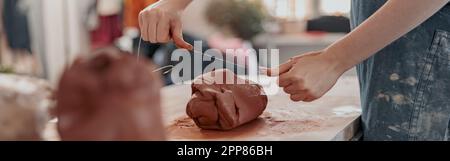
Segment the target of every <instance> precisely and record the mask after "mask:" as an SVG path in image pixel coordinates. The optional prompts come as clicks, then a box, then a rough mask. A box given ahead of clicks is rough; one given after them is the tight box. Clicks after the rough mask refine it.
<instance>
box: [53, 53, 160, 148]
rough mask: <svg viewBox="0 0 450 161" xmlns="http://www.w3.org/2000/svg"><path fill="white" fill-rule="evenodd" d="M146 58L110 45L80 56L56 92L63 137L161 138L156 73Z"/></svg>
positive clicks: (102, 139)
mask: <svg viewBox="0 0 450 161" xmlns="http://www.w3.org/2000/svg"><path fill="white" fill-rule="evenodd" d="M153 69H154V66H153V65H152V64H151V63H150V62H149V61H147V60H145V59H140V60H139V62H138V61H137V58H136V57H135V56H133V55H131V54H129V53H123V52H121V51H119V50H117V49H113V48H108V49H103V50H101V51H98V52H97V53H93V54H91V55H89V56H84V57H79V58H78V59H77V60H76V61H75V62H74V63H73V64H72V65H71V66H70V67H69V68H68V69H66V70H65V71H64V73H63V75H62V78H61V80H60V83H59V88H58V91H57V93H56V99H57V105H56V115H57V117H58V131H59V134H60V136H61V139H62V140H69V141H70V140H83V141H92V140H94V141H104V140H107V141H116V140H119V141H123V140H131V141H135V140H144V141H148V140H150V141H153V140H164V139H165V137H164V128H163V125H162V118H161V105H160V104H161V102H160V89H161V86H162V83H161V80H160V76H159V73H153V72H152V70H153Z"/></svg>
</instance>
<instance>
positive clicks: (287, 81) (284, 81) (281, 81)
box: [278, 73, 293, 87]
mask: <svg viewBox="0 0 450 161" xmlns="http://www.w3.org/2000/svg"><path fill="white" fill-rule="evenodd" d="M292 83H293V81H292V79H291V75H290V74H288V73H286V74H283V75H281V76H280V77H279V78H278V86H280V87H287V86H289V85H291V84H292Z"/></svg>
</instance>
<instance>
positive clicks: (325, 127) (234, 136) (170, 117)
mask: <svg viewBox="0 0 450 161" xmlns="http://www.w3.org/2000/svg"><path fill="white" fill-rule="evenodd" d="M190 95H191V88H190V85H177V86H169V87H165V88H163V90H162V99H163V100H162V109H163V118H164V124H165V126H166V132H167V139H168V140H171V141H180V140H181V141H206V140H213V141H216V140H217V141H278V140H282V141H348V140H352V139H353V138H354V137H355V135H356V134H357V133H358V132H359V129H360V128H359V127H360V123H359V122H360V114H361V110H360V101H359V87H358V83H357V79H356V78H355V77H343V78H341V79H340V80H339V81H338V83H337V85H336V86H335V87H334V88H333V89H332V90H331V91H330V92H329V93H328V94H327V95H326V96H324V97H322V98H321V99H319V100H317V101H315V102H312V103H295V102H292V101H291V100H290V99H289V96H288V95H286V94H285V93H284V92H283V91H279V92H278V94H276V95H271V96H269V105H268V107H267V109H266V111H265V113H264V114H263V115H262V116H261V117H260V118H259V119H257V120H255V121H253V122H251V123H249V124H246V125H244V126H242V127H240V128H237V129H234V130H231V131H210V130H201V129H199V128H198V127H197V126H195V124H194V123H193V121H192V120H191V119H189V118H187V116H186V104H187V103H188V101H189V99H190ZM55 127H56V126H55V122H53V123H50V124H49V126H48V127H47V130H46V132H45V138H47V140H58V139H57V136H56V130H55Z"/></svg>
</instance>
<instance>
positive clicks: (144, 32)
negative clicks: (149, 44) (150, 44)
mask: <svg viewBox="0 0 450 161" xmlns="http://www.w3.org/2000/svg"><path fill="white" fill-rule="evenodd" d="M146 16H147V15H146V13H145V12H141V13H140V14H139V26H140V28H141V37H142V39H143V40H144V41H148V25H147V24H148V22H147V18H146Z"/></svg>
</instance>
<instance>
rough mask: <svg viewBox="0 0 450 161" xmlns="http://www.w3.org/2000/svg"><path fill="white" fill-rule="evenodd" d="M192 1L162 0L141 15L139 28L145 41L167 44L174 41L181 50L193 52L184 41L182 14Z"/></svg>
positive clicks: (190, 46)
mask: <svg viewBox="0 0 450 161" xmlns="http://www.w3.org/2000/svg"><path fill="white" fill-rule="evenodd" d="M191 1H192V0H161V1H159V2H157V3H155V4H153V5H150V6H148V7H147V8H145V9H144V10H142V11H141V13H139V26H140V28H141V36H142V39H144V41H149V42H151V43H167V42H169V41H170V40H173V42H174V43H175V45H176V46H177V47H179V48H184V49H188V50H192V49H193V46H192V45H191V44H189V43H187V42H186V41H184V39H183V29H182V26H183V25H182V23H181V13H182V12H183V10H184V9H185V8H186V7H187V5H189V3H190V2H191Z"/></svg>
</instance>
